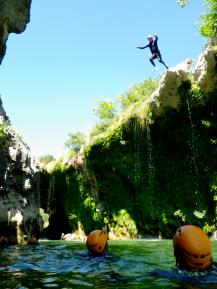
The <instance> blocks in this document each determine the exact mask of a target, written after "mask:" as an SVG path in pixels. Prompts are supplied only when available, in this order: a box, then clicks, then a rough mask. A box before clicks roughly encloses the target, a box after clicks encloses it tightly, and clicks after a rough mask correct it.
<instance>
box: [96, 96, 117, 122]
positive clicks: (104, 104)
mask: <svg viewBox="0 0 217 289" xmlns="http://www.w3.org/2000/svg"><path fill="white" fill-rule="evenodd" d="M93 111H94V113H95V115H96V116H97V117H98V118H99V119H101V120H104V121H107V120H111V119H113V118H114V117H115V116H116V113H117V108H116V104H115V103H114V102H113V101H111V100H107V101H106V100H100V101H98V103H97V105H96V106H95V107H94V108H93Z"/></svg>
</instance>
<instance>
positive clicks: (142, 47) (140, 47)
mask: <svg viewBox="0 0 217 289" xmlns="http://www.w3.org/2000/svg"><path fill="white" fill-rule="evenodd" d="M147 47H149V45H146V46H136V48H139V49H144V48H147Z"/></svg>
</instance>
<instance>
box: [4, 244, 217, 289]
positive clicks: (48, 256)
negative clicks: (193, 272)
mask: <svg viewBox="0 0 217 289" xmlns="http://www.w3.org/2000/svg"><path fill="white" fill-rule="evenodd" d="M213 247H214V253H215V252H217V243H216V242H213ZM109 252H110V254H106V255H105V256H104V257H92V256H90V255H89V254H88V252H87V250H86V246H85V244H84V243H81V242H66V241H51V242H50V241H49V242H45V241H44V242H39V244H38V245H35V246H8V247H4V248H0V288H7V289H18V288H20V289H24V288H35V289H36V288H79V289H80V288H82V289H84V288H96V289H97V288H98V289H99V288H100V289H102V288H103V289H107V288H116V289H118V288H132V289H133V288H151V289H158V288H167V289H170V288H182V289H200V288H207V289H208V288H209V289H211V288H212V289H214V288H215V289H217V275H216V276H215V274H214V275H213V273H212V274H211V273H205V275H206V276H205V277H206V278H205V279H203V278H202V279H201V278H199V279H198V278H195V276H193V277H192V278H187V279H186V278H179V276H185V277H186V276H187V277H189V273H188V275H186V273H185V272H181V271H177V270H176V267H175V259H174V257H173V251H172V242H171V241H169V240H165V241H157V240H156V241H147V240H142V241H109ZM216 257H217V255H215V254H214V260H217V258H216ZM177 274H178V275H177ZM177 276H178V278H177Z"/></svg>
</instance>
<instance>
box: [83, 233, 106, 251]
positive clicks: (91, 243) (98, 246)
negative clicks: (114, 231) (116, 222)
mask: <svg viewBox="0 0 217 289" xmlns="http://www.w3.org/2000/svg"><path fill="white" fill-rule="evenodd" d="M107 240H108V236H107V234H106V233H104V232H103V231H102V230H95V231H92V232H91V233H90V234H89V235H88V236H87V240H86V245H87V248H88V249H89V250H90V251H91V252H92V253H95V254H102V253H103V252H104V251H105V250H106V246H107Z"/></svg>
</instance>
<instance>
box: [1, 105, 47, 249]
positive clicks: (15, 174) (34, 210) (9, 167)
mask: <svg viewBox="0 0 217 289" xmlns="http://www.w3.org/2000/svg"><path fill="white" fill-rule="evenodd" d="M0 102H1V101H0ZM2 111H4V110H3V107H2ZM5 115H6V114H5ZM39 201H40V200H39V172H38V169H37V167H36V166H35V165H34V163H33V161H32V158H31V155H30V150H29V147H28V146H27V145H26V144H25V143H24V142H23V141H22V140H21V138H20V136H19V135H18V134H17V133H16V132H15V131H14V130H13V129H12V127H11V126H10V125H9V124H7V123H6V122H3V123H1V124H0V236H4V237H6V238H7V240H8V241H9V243H15V244H16V243H25V242H26V241H28V239H30V238H31V236H32V235H34V236H35V235H38V233H39V231H40V227H41V222H40V217H39V205H40V203H39Z"/></svg>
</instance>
